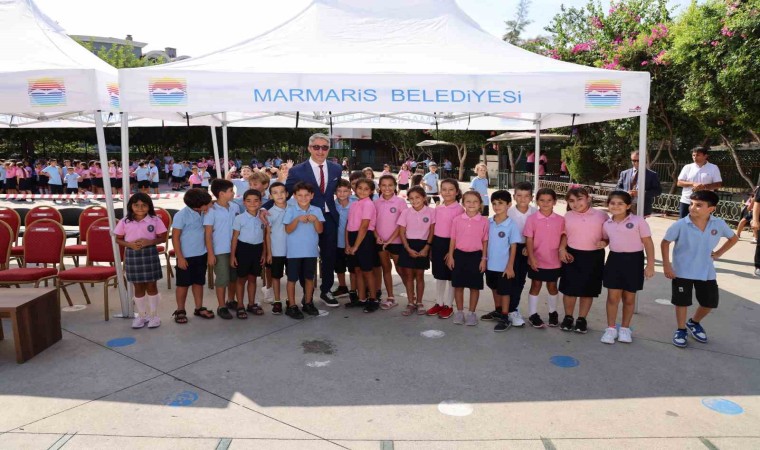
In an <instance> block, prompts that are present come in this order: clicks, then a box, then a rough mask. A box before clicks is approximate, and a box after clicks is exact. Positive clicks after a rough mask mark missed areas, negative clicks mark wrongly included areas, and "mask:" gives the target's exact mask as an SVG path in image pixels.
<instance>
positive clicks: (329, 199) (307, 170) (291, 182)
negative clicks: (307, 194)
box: [285, 160, 343, 223]
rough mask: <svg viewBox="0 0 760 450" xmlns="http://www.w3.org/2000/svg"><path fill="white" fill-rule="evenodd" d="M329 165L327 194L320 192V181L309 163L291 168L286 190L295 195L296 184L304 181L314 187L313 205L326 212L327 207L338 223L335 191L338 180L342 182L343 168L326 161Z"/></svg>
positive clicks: (326, 183)
mask: <svg viewBox="0 0 760 450" xmlns="http://www.w3.org/2000/svg"><path fill="white" fill-rule="evenodd" d="M325 164H326V165H327V167H326V168H327V172H326V173H325V193H324V194H323V193H322V191H320V190H319V181H318V180H317V179H316V178H314V172H313V171H312V169H311V164H309V161H308V160H307V161H305V162H302V163H300V164H296V165H295V166H293V167H291V168H290V171H289V172H288V179H287V180H286V181H285V189H287V191H288V195H293V188H294V187H295V185H296V183H298V182H300V181H303V182H305V183H309V184H311V185H312V186H314V198H313V199H312V200H311V204H312V205H314V206H316V207H317V208H319V209H321V210H322V212H324V210H325V205H327V207H328V208H329V209H330V215H331V216H332V217H333V219H335V223H338V221H339V219H340V217H339V215H338V210H337V209H336V208H335V189H336V188H337V187H338V180H340V177H341V174H342V173H343V168H342V167H341V166H339V165H338V164H335V163H334V162H329V161H325Z"/></svg>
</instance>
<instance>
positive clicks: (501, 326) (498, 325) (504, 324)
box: [493, 320, 512, 333]
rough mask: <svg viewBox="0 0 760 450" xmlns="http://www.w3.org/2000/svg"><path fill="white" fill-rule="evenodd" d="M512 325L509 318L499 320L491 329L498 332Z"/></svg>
mask: <svg viewBox="0 0 760 450" xmlns="http://www.w3.org/2000/svg"><path fill="white" fill-rule="evenodd" d="M511 327H512V323H511V322H510V321H509V320H499V321H498V322H497V323H496V326H495V327H493V331H495V332H497V333H498V332H500V331H507V330H508V329H510V328H511Z"/></svg>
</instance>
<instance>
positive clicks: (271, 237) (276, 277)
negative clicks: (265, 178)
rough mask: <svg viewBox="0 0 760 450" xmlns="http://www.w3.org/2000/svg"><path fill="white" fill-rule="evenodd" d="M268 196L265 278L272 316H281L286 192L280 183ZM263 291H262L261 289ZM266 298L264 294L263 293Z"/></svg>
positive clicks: (285, 234) (286, 246)
mask: <svg viewBox="0 0 760 450" xmlns="http://www.w3.org/2000/svg"><path fill="white" fill-rule="evenodd" d="M269 194H270V196H271V198H272V200H273V201H274V204H273V205H272V207H271V208H269V215H267V220H268V221H269V234H268V235H267V241H266V245H267V264H266V276H267V279H269V280H270V283H271V284H272V285H273V286H274V304H273V305H272V314H274V315H280V314H282V301H281V299H282V294H281V293H280V280H281V279H282V276H283V275H284V274H285V266H286V265H287V248H288V243H287V240H288V234H287V233H286V232H285V224H284V220H285V212H286V211H287V209H288V203H287V200H288V191H287V190H286V189H285V185H284V184H282V183H280V182H274V183H272V186H270V187H269ZM262 291H264V289H262ZM265 296H266V293H265Z"/></svg>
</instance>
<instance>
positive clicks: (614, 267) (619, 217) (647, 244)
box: [599, 191, 654, 344]
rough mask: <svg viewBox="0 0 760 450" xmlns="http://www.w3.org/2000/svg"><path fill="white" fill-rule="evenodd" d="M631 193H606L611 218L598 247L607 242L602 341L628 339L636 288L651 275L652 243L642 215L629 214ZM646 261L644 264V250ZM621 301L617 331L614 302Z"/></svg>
mask: <svg viewBox="0 0 760 450" xmlns="http://www.w3.org/2000/svg"><path fill="white" fill-rule="evenodd" d="M631 203H633V199H632V198H631V194H629V193H628V192H626V191H613V192H611V193H610V195H609V196H608V197H607V207H608V208H609V210H610V213H611V214H612V218H611V219H609V220H607V221H606V222H605V223H604V225H603V226H602V236H603V240H602V241H600V242H599V247H600V248H604V247H605V246H606V245H607V243H608V242H609V245H610V254H609V256H608V257H607V264H606V265H605V266H604V287H606V288H607V329H606V330H605V331H604V335H603V336H602V342H603V343H605V344H614V343H615V339H617V340H618V341H619V342H626V343H630V342H632V341H633V338H632V336H631V319H632V318H633V310H634V307H635V306H636V291H640V290H641V289H643V288H644V278H652V277H653V276H654V243H653V242H652V232H651V231H650V229H649V224H647V222H646V220H644V218H643V217H641V216H637V215H635V214H631ZM643 250H646V256H647V264H646V268H645V267H644V251H643ZM621 300H622V301H623V320H622V321H621V323H620V331H619V332H618V331H617V329H616V328H615V320H616V319H617V312H618V305H619V304H620V301H621Z"/></svg>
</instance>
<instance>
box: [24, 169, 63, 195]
mask: <svg viewBox="0 0 760 450" xmlns="http://www.w3.org/2000/svg"><path fill="white" fill-rule="evenodd" d="M42 171H43V172H45V173H46V174H48V186H50V193H51V194H63V183H62V180H61V171H60V169H59V168H58V166H55V167H54V166H47V167H45V168H44V169H42ZM11 189H12V188H11Z"/></svg>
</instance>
